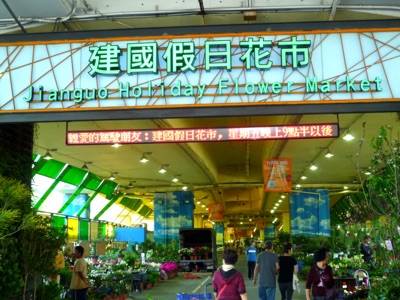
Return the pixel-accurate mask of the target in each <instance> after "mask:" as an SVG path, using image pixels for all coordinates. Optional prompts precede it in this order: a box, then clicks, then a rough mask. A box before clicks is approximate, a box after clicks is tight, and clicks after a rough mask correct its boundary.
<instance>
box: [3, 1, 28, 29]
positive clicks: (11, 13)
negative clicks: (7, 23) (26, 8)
mask: <svg viewBox="0 0 400 300" xmlns="http://www.w3.org/2000/svg"><path fill="white" fill-rule="evenodd" d="M1 2H3V4H4V6H5V7H6V9H7V10H8V12H9V13H10V15H11V16H12V17H13V19H14V21H15V22H16V23H17V24H18V26H19V28H21V31H22V32H23V33H27V32H26V30H25V28H24V26H23V25H22V23H21V22H20V21H19V20H18V18H17V16H16V15H15V14H14V12H13V10H12V9H11V7H10V6H9V5H8V3H7V1H6V0H1Z"/></svg>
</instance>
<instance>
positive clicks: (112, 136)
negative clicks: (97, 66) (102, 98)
mask: <svg viewBox="0 0 400 300" xmlns="http://www.w3.org/2000/svg"><path fill="white" fill-rule="evenodd" d="M338 135H339V126H338V124H302V125H284V126H262V127H240V128H181V129H143V130H132V129H126V130H108V131H68V132H67V145H111V144H156V143H157V144H163V143H195V142H226V141H249V140H250V141H261V140H278V139H308V138H309V139H315V138H334V137H338Z"/></svg>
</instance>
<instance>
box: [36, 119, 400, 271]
mask: <svg viewBox="0 0 400 300" xmlns="http://www.w3.org/2000/svg"><path fill="white" fill-rule="evenodd" d="M399 123H400V122H399V117H398V114H396V113H382V114H379V113H376V114H346V115H332V114H331V115H303V116H272V117H271V116H263V117H261V116H260V117H256V116H254V117H241V118H204V119H164V120H160V119H155V120H125V121H88V122H70V123H64V122H63V123H61V122H58V123H37V124H36V127H35V130H36V134H35V136H36V139H35V143H34V153H35V166H34V177H33V182H32V187H33V192H34V198H33V205H34V207H35V208H36V209H37V210H38V211H39V212H40V213H42V214H44V215H47V216H50V217H51V219H52V224H53V225H55V226H62V225H67V228H68V241H69V243H74V242H75V243H76V242H80V243H82V244H84V245H86V246H87V247H88V248H90V253H92V254H93V255H105V254H106V253H109V252H107V250H110V249H121V248H123V249H125V248H126V247H127V244H128V243H130V244H135V243H141V242H143V241H144V240H145V239H147V240H152V241H157V242H161V244H164V245H169V246H166V247H173V246H171V245H172V243H173V242H174V241H176V242H179V230H180V229H181V228H198V229H200V228H203V229H204V228H213V229H214V230H215V232H216V246H217V247H222V246H224V245H227V244H230V245H231V246H232V245H235V246H237V247H238V249H243V247H244V246H245V245H248V243H249V242H250V240H255V241H260V242H261V241H264V240H267V239H274V240H276V241H279V240H280V243H281V244H280V245H279V246H278V248H277V251H280V250H278V249H280V248H279V247H282V245H283V243H284V241H285V239H286V240H287V239H290V237H289V235H291V238H293V237H296V236H298V237H304V236H308V237H309V236H315V237H317V238H316V241H322V240H323V239H324V238H326V239H328V238H329V236H332V235H337V241H342V240H341V239H342V238H343V237H341V236H340V233H341V230H340V227H341V226H343V225H342V224H344V223H345V222H347V221H349V220H350V219H352V218H353V217H354V216H357V217H359V221H360V224H364V225H362V226H361V227H360V228H359V229H360V230H361V228H363V230H364V229H365V228H367V227H366V226H367V225H366V224H365V221H366V219H365V216H362V214H359V215H356V212H357V206H358V205H359V203H363V202H362V201H360V199H359V197H360V194H361V193H362V184H364V182H365V180H367V179H368V178H369V176H371V173H372V169H371V168H372V165H371V157H373V154H374V151H376V149H374V148H373V147H372V146H371V141H372V140H373V139H374V138H376V137H377V136H379V134H382V131H381V129H380V128H383V127H384V128H399V125H400V124H399ZM304 124H308V125H310V124H313V125H314V126H317V125H321V126H322V125H326V124H337V125H338V128H340V133H338V136H337V137H335V134H334V133H332V136H331V137H329V136H328V137H322V136H319V137H318V136H317V138H312V136H308V138H303V139H301V138H294V139H288V138H284V137H283V138H281V139H270V140H256V141H254V140H244V141H224V142H196V143H193V142H192V143H157V142H156V141H154V143H141V144H118V143H110V142H108V143H106V144H105V145H101V143H98V144H96V140H95V139H94V140H92V142H87V141H88V140H87V139H85V138H83V139H82V137H79V138H81V139H79V138H78V139H77V137H76V136H75V137H74V136H71V135H68V132H69V133H70V134H76V133H78V132H80V133H83V134H87V133H88V132H92V133H96V132H99V131H100V132H108V133H112V134H115V132H118V131H119V132H124V131H125V130H136V131H140V130H142V131H143V130H153V131H147V134H152V135H154V134H156V133H155V132H158V131H162V130H171V129H177V128H179V129H180V130H185V129H190V130H192V129H193V130H197V129H199V130H207V129H209V128H223V127H230V128H248V127H265V126H270V127H271V126H276V125H279V126H302V125H304ZM388 130H389V129H388ZM142 133H143V136H144V135H145V131H143V132H142ZM153 137H154V136H153ZM74 138H75V139H74ZM92 138H93V137H92ZM85 141H86V142H85ZM103 142H104V141H103ZM79 144H81V145H79ZM277 158H281V159H284V160H287V161H289V162H290V164H291V166H290V168H288V169H285V170H283V171H282V170H281V171H282V174H280V175H283V177H284V178H285V180H288V182H290V188H289V190H285V188H284V187H279V183H277V184H278V186H277V187H276V190H275V191H274V190H270V191H268V190H267V191H266V185H267V184H268V183H269V181H268V180H269V179H271V178H269V179H267V180H266V177H265V169H264V168H263V165H264V166H265V162H266V161H271V160H273V159H277ZM88 174H89V175H88ZM270 175H271V174H270ZM279 188H281V190H279ZM175 201H176V203H174V202H175ZM357 201H360V202H359V203H358V204H357ZM160 203H161V205H160ZM349 213H350V215H349ZM357 217H356V218H357ZM350 223H352V222H350ZM353 223H354V222H353ZM126 227H127V228H126ZM138 227H141V228H138ZM142 229H143V230H142ZM357 234H360V235H361V232H357V233H356V236H354V243H355V244H357V245H358V244H359V243H360V242H361V240H360V239H361V237H360V236H358V237H357ZM189 239H192V240H193V241H192V242H189V243H188V244H186V246H184V245H182V244H181V251H180V253H179V254H178V252H177V251H178V249H175V250H173V249H169V248H167V250H166V251H167V252H168V251H169V253H167V252H152V254H149V255H148V256H147V257H146V258H144V257H143V259H145V260H147V261H156V262H162V261H167V260H182V261H191V264H190V265H185V267H188V268H189V269H190V270H191V271H195V270H197V271H200V270H207V267H210V268H211V269H212V268H213V267H215V263H216V262H215V261H213V259H214V257H213V256H210V254H209V252H213V251H215V250H217V249H216V248H215V249H212V247H214V243H212V244H210V245H209V247H210V248H209V249H206V250H205V249H200V246H201V245H200V244H199V241H200V240H201V239H196V235H195V234H194V237H193V236H192V237H190V238H189ZM299 239H300V240H301V238H299ZM181 242H182V236H181ZM301 244H302V247H305V248H307V249H306V250H304V248H303V250H304V253H305V252H307V251H308V252H312V251H314V250H316V248H318V247H319V246H320V245H319V244H318V243H314V244H310V241H309V240H307V239H306V240H304V241H302V242H301ZM313 247H314V248H315V249H313ZM357 247H358V246H357ZM193 248H194V249H195V250H193ZM152 250H154V249H152ZM300 250H301V247H300ZM303 250H302V251H303ZM171 251H172V252H171ZM174 251H175V252H174ZM194 251H198V252H196V253H195V252H194ZM302 253H303V252H302ZM152 255H153V256H152ZM211 255H212V254H211ZM207 261H210V264H211V265H207ZM305 270H307V268H305ZM303 272H305V271H303ZM303 276H304V274H303Z"/></svg>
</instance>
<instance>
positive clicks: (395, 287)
mask: <svg viewBox="0 0 400 300" xmlns="http://www.w3.org/2000/svg"><path fill="white" fill-rule="evenodd" d="M371 283H372V288H371V291H370V293H369V297H368V299H369V300H398V299H399V295H400V276H399V274H391V275H389V276H384V277H381V278H374V280H372V282H371Z"/></svg>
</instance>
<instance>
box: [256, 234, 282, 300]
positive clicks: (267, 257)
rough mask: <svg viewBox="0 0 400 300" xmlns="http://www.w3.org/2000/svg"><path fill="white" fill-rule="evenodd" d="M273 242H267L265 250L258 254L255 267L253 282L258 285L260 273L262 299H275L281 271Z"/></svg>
mask: <svg viewBox="0 0 400 300" xmlns="http://www.w3.org/2000/svg"><path fill="white" fill-rule="evenodd" d="M272 246H273V245H272V242H270V241H268V242H266V243H265V251H263V252H261V253H260V254H258V255H257V262H256V267H255V269H254V276H253V282H254V285H255V286H256V285H257V279H258V274H260V278H259V284H258V297H259V299H260V300H275V290H276V273H277V272H278V271H279V264H278V257H277V256H276V254H275V253H273V252H272V248H273V247H272Z"/></svg>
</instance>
